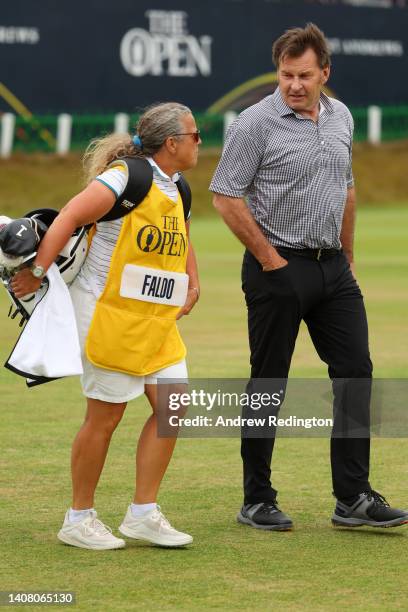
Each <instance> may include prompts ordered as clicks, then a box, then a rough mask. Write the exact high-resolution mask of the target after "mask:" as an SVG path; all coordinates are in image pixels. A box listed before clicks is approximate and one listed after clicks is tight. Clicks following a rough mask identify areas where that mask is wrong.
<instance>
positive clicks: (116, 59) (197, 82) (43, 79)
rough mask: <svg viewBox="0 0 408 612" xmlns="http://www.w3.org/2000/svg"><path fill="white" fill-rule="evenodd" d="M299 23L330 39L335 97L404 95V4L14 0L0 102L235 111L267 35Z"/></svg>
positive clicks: (266, 76) (256, 78) (5, 25)
mask: <svg viewBox="0 0 408 612" xmlns="http://www.w3.org/2000/svg"><path fill="white" fill-rule="evenodd" d="M308 21H313V22H314V23H316V24H317V25H318V26H319V27H320V28H321V29H322V30H323V31H324V32H325V34H326V36H327V38H328V39H329V41H330V45H331V48H332V63H333V66H332V75H331V77H330V80H329V83H328V86H329V89H330V91H331V92H333V94H334V95H336V96H337V97H339V98H340V99H342V100H343V101H344V102H345V103H346V104H348V105H350V106H367V105H369V104H380V105H394V104H395V105H397V104H403V103H407V102H408V79H406V78H405V75H406V74H407V67H408V65H407V47H408V9H407V8H405V2H404V3H403V2H400V5H398V3H393V2H391V1H390V0H387V1H386V2H384V1H383V0H381V2H375V1H374V0H371V1H370V2H367V1H365V2H362V1H361V0H359V2H357V1H356V0H354V1H351V0H348V2H347V3H346V2H345V0H343V1H338V2H330V3H327V4H324V3H323V2H318V1H317V0H312V1H310V2H280V1H271V0H217V1H216V2H215V1H213V2H211V1H210V2H206V3H191V2H188V1H187V0H177V1H173V0H172V1H170V0H160V2H157V3H154V2H152V1H151V0H150V1H143V0H141V1H138V2H135V1H134V0H122V1H121V2H120V3H115V4H114V5H113V4H111V3H101V2H99V1H96V0H83V1H81V2H79V1H78V0H72V1H70V2H63V3H55V2H54V0H42V1H41V2H32V0H14V1H13V2H12V3H7V5H5V6H4V7H3V10H2V13H1V16H0V57H1V73H0V74H1V76H0V85H2V87H1V88H0V111H2V112H4V111H10V110H12V108H13V104H14V105H16V104H18V103H20V104H22V105H24V107H25V108H26V109H28V110H29V111H30V112H32V113H41V114H44V113H60V112H69V113H98V112H101V113H108V112H119V111H124V112H131V113H132V112H137V111H138V109H140V108H141V107H144V106H145V105H148V104H150V103H152V102H155V101H164V100H177V101H181V102H183V103H185V104H187V105H189V106H191V107H192V108H193V109H194V110H200V111H205V110H208V109H211V110H213V111H219V112H223V111H225V110H228V109H234V110H240V108H243V107H245V106H248V105H249V104H251V103H253V102H255V101H257V100H258V99H260V98H261V97H262V96H264V95H266V94H267V93H269V92H270V91H271V90H273V88H274V87H275V86H276V75H275V67H274V66H273V64H272V59H271V55H272V44H273V41H274V40H275V39H276V38H277V37H278V36H279V35H280V34H281V33H282V32H283V31H284V30H285V29H287V28H289V27H293V26H304V25H305V24H306V23H307V22H308Z"/></svg>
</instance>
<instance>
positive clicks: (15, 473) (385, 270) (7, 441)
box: [0, 208, 408, 611]
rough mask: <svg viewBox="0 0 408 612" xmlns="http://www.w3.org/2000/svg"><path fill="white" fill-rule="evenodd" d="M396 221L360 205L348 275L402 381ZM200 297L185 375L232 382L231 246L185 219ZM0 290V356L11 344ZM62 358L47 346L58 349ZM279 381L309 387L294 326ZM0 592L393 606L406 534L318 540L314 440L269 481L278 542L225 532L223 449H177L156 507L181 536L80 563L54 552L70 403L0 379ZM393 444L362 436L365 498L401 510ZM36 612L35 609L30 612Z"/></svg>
mask: <svg viewBox="0 0 408 612" xmlns="http://www.w3.org/2000/svg"><path fill="white" fill-rule="evenodd" d="M407 225H408V210H407V209H406V208H405V209H391V208H387V209H375V210H369V209H365V210H362V211H361V212H360V213H359V216H358V227H357V262H358V268H357V272H358V277H359V279H360V283H361V286H362V289H363V292H364V294H365V297H366V306H367V310H368V316H369V323H370V332H371V334H370V335H371V351H372V356H373V361H374V365H375V374H376V376H378V377H406V376H407V372H408V358H407V355H408V339H407V322H406V312H407V311H406V304H407V298H408V284H407V282H406V279H407V266H408V254H407V250H406V227H407ZM192 237H193V241H194V243H195V245H196V249H197V252H198V258H199V264H200V270H201V276H202V298H201V300H200V302H199V305H198V306H197V308H196V310H195V312H194V313H193V314H191V315H190V317H188V318H185V320H183V321H182V324H181V327H182V330H183V334H184V337H185V339H186V341H187V344H188V346H189V349H190V350H189V367H190V373H191V376H192V377H206V378H207V377H231V378H233V377H245V376H246V375H247V374H248V349H247V338H246V322H245V309H244V303H243V299H242V296H241V291H240V286H239V275H240V253H241V250H242V249H241V247H240V245H239V244H238V243H237V242H236V241H235V240H234V238H233V237H231V236H230V234H229V232H228V231H227V230H226V229H225V227H224V226H223V225H222V223H221V221H219V220H218V219H196V220H195V221H194V222H193V224H192ZM7 310H8V301H7V296H6V294H5V292H4V291H2V292H1V293H0V314H1V324H0V353H1V355H0V357H1V359H2V360H3V362H4V360H5V359H6V357H7V355H8V353H9V352H10V350H11V348H12V346H13V344H14V341H15V339H16V336H17V333H18V327H17V324H16V322H15V321H10V320H9V319H6V313H7ZM61 350H63V347H61ZM292 375H293V376H298V377H300V376H306V377H321V376H325V366H324V365H323V364H321V363H320V362H319V360H318V358H317V357H316V355H315V353H314V350H313V348H312V345H311V342H310V340H309V339H308V337H307V335H306V333H305V330H302V333H301V335H300V337H299V340H298V344H297V350H296V353H295V357H294V362H293V367H292ZM0 384H1V400H0V402H1V413H2V414H1V419H2V427H1V448H2V452H1V456H0V461H1V481H2V482H1V517H0V520H1V530H2V539H1V568H2V569H1V576H0V585H1V587H0V590H37V591H39V590H48V591H51V590H52V591H57V590H73V591H75V592H76V596H77V605H76V607H75V609H76V610H97V611H98V610H103V609H106V610H135V609H142V610H167V609H168V610H170V609H171V610H204V609H207V610H208V609H210V610H211V609H219V610H227V609H230V610H231V609H233V610H257V609H259V610H262V609H264V610H272V609H274V610H311V609H314V610H322V611H324V610H337V609H341V608H343V607H344V606H346V607H347V608H350V609H354V610H367V609H370V610H395V609H401V610H406V609H407V608H408V586H407V579H406V558H407V545H408V526H407V527H405V528H398V529H389V530H378V531H374V530H371V531H370V530H369V529H368V528H366V529H358V530H356V531H341V530H334V529H333V528H332V527H331V524H330V516H331V513H332V510H333V498H332V496H331V480H330V469H329V461H328V440H326V439H287V438H286V439H281V440H278V442H277V444H276V450H275V457H274V484H275V486H276V487H277V488H278V489H279V491H280V494H279V501H280V504H281V506H282V508H283V509H284V510H285V511H287V512H288V513H289V514H290V515H291V516H292V518H293V520H294V522H295V530H294V531H293V532H289V533H265V532H261V531H258V530H255V529H250V528H245V527H243V526H240V525H238V524H237V523H236V521H235V514H236V512H237V510H238V508H239V506H240V503H241V462H240V457H239V440H237V439H212V440H207V439H181V440H180V441H179V443H178V446H177V448H176V452H175V456H174V459H173V462H172V464H171V465H170V468H169V470H168V474H167V476H166V478H165V481H164V483H163V487H162V491H161V496H160V500H159V501H160V503H161V504H162V508H163V511H164V512H165V513H166V514H167V515H168V517H169V519H170V520H171V521H172V522H173V523H174V524H175V526H176V527H178V528H180V529H183V530H185V531H187V532H189V533H192V535H193V536H194V538H195V539H194V544H193V545H192V546H191V547H190V548H188V549H186V550H166V549H159V548H155V547H151V546H148V545H144V544H142V543H140V544H139V543H136V542H129V543H128V545H127V548H126V549H124V550H119V551H108V552H93V551H86V550H80V549H74V548H71V547H67V546H64V545H62V544H60V543H58V541H57V540H56V533H57V531H58V529H59V528H60V524H61V522H62V519H63V515H64V512H65V510H66V508H67V507H68V506H69V504H70V475H69V453H70V445H71V441H72V438H73V436H74V435H75V433H76V431H77V429H78V427H79V424H80V422H81V419H82V415H83V411H84V401H83V398H82V396H81V392H80V390H79V383H78V381H77V380H76V379H67V380H63V381H58V382H54V383H51V384H49V385H46V386H44V387H39V388H34V389H31V390H27V389H26V388H25V383H24V380H23V379H20V378H19V377H17V376H15V375H13V374H11V373H10V372H8V371H7V370H5V369H1V370H0ZM147 411H148V408H147V405H146V402H145V401H143V400H140V401H139V400H138V401H136V402H132V403H130V404H129V406H128V409H127V413H126V415H125V417H124V420H123V421H122V423H121V424H120V426H119V428H118V430H117V432H116V434H115V436H114V439H113V442H112V446H111V450H110V453H109V456H108V460H107V464H106V466H105V470H104V473H103V476H102V479H101V482H100V486H99V488H98V492H97V498H96V504H95V506H96V508H97V510H98V511H99V514H100V516H101V518H102V519H103V520H104V521H106V523H107V524H108V525H111V526H112V528H113V529H114V532H115V533H116V534H117V531H116V529H117V526H118V525H119V524H120V522H121V520H122V517H123V514H124V512H125V510H126V507H127V505H128V503H129V502H130V499H131V495H132V489H133V474H134V465H133V463H134V459H133V456H134V446H135V442H136V440H137V436H138V432H139V430H140V428H141V425H142V423H143V420H144V419H145V417H146V414H147ZM407 466H408V441H407V440H406V439H393V440H385V439H375V440H374V441H373V445H372V477H371V481H372V484H373V486H375V488H377V489H378V490H379V491H380V492H382V493H383V494H384V495H386V496H387V497H389V500H390V501H391V502H393V503H394V504H398V505H400V506H402V507H404V508H405V507H408V493H407V478H408V467H407ZM33 609H37V608H33Z"/></svg>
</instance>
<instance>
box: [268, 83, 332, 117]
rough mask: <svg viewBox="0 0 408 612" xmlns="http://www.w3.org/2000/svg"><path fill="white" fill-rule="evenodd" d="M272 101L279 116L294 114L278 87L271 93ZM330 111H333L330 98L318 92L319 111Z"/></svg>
mask: <svg viewBox="0 0 408 612" xmlns="http://www.w3.org/2000/svg"><path fill="white" fill-rule="evenodd" d="M272 98H273V102H274V104H275V108H276V110H277V111H278V114H279V115H280V116H281V117H286V116H287V115H296V114H297V113H296V112H295V111H294V110H293V109H292V108H290V106H288V105H287V104H286V102H285V101H284V99H283V98H282V94H281V92H280V89H279V87H277V88H276V89H275V92H274V93H273V95H272ZM326 111H327V112H328V113H332V112H333V111H334V108H333V104H332V103H331V101H330V98H329V97H328V96H326V94H325V93H323V92H322V91H321V92H320V113H323V112H326Z"/></svg>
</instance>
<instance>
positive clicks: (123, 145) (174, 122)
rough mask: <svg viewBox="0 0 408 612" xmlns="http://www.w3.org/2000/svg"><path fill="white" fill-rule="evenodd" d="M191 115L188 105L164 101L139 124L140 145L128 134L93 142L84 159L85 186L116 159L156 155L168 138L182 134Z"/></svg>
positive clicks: (144, 115) (147, 110)
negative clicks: (188, 116)
mask: <svg viewBox="0 0 408 612" xmlns="http://www.w3.org/2000/svg"><path fill="white" fill-rule="evenodd" d="M188 114H191V110H190V109H189V108H188V106H184V105H183V104H179V103H178V102H164V103H161V104H155V105H153V106H150V107H149V108H147V109H146V110H145V112H144V113H143V114H142V115H141V117H140V118H139V121H138V122H137V125H136V132H137V135H138V136H139V138H140V141H141V146H140V145H138V144H135V143H134V142H133V138H132V137H131V136H130V135H129V134H108V135H107V136H104V137H102V138H95V139H94V140H92V141H91V142H90V144H89V145H88V147H87V149H86V151H85V153H84V156H83V166H84V178H85V182H86V184H88V183H90V182H91V181H92V180H93V179H94V178H95V177H96V176H98V174H101V172H104V170H106V168H108V166H109V165H110V164H111V163H112V162H113V161H115V159H120V158H121V157H150V156H152V155H154V154H155V153H157V151H159V150H160V149H161V147H162V146H163V143H164V142H165V140H166V139H167V138H168V137H169V136H176V135H177V134H179V133H180V132H182V131H183V128H182V125H181V121H180V119H181V117H182V116H183V115H188ZM176 137H177V136H176Z"/></svg>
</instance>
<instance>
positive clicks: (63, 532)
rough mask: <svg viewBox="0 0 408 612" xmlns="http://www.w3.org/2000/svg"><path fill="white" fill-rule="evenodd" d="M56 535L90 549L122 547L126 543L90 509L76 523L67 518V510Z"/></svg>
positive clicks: (73, 544)
mask: <svg viewBox="0 0 408 612" xmlns="http://www.w3.org/2000/svg"><path fill="white" fill-rule="evenodd" d="M57 537H58V539H59V540H61V542H64V543H65V544H70V545H71V546H78V547H79V548H90V549H92V550H109V549H112V548H123V547H124V546H125V544H126V543H125V540H122V539H120V538H115V536H114V535H112V530H111V529H110V528H109V527H107V526H106V525H104V524H103V523H102V521H100V520H99V519H98V518H97V513H96V512H95V510H92V511H91V512H90V513H89V514H88V515H87V516H86V517H85V518H84V519H83V520H82V521H77V522H76V523H74V522H71V521H70V520H69V510H68V511H67V513H66V515H65V520H64V524H63V525H62V528H61V529H60V531H59V532H58V536H57Z"/></svg>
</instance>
